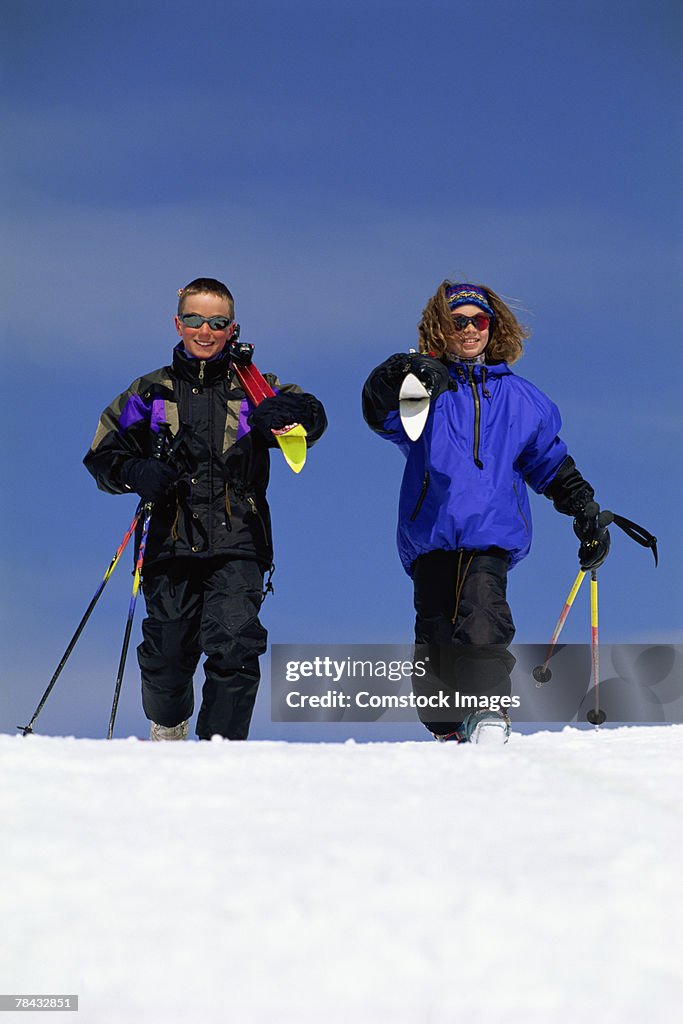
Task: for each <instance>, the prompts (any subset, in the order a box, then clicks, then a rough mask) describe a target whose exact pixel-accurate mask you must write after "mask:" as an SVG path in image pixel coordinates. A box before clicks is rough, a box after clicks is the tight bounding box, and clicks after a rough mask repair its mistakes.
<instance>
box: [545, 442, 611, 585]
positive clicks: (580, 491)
mask: <svg viewBox="0 0 683 1024" xmlns="http://www.w3.org/2000/svg"><path fill="white" fill-rule="evenodd" d="M545 495H546V497H547V498H550V499H551V501H552V503H553V505H554V506H555V508H556V509H557V511H558V512H562V513H564V515H567V516H573V517H574V533H575V534H576V536H577V537H578V538H579V540H580V541H581V544H580V546H579V562H580V564H581V568H582V569H584V570H586V571H588V570H589V569H597V568H598V567H599V566H601V565H602V563H603V562H604V561H605V559H606V558H607V555H608V553H609V546H610V536H609V533H608V531H607V527H608V526H609V524H610V523H611V522H612V519H613V516H612V513H611V512H607V511H605V512H601V511H600V506H599V505H598V503H597V501H595V491H594V490H593V488H592V487H591V485H590V484H589V483H588V482H587V481H586V480H584V478H583V477H582V476H581V474H580V473H579V471H578V469H577V468H576V463H575V462H574V460H573V459H572V457H571V456H570V455H568V456H567V458H566V459H565V460H564V462H563V463H562V465H561V466H560V468H559V469H558V471H557V473H556V474H555V476H554V478H553V479H552V480H551V482H550V484H549V485H548V487H547V488H546V490H545Z"/></svg>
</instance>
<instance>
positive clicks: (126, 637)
mask: <svg viewBox="0 0 683 1024" xmlns="http://www.w3.org/2000/svg"><path fill="white" fill-rule="evenodd" d="M144 511H145V520H144V522H143V524H142V537H141V538H140V547H139V548H138V557H137V561H136V563H135V573H134V574H133V593H132V595H131V599H130V605H129V606H128V618H127V619H126V629H125V632H124V634H123V647H122V648H121V658H120V660H119V670H118V673H117V675H116V685H115V687H114V703H113V704H112V708H111V716H110V718H109V729H108V731H107V739H108V740H110V739H111V738H112V736H113V734H114V721H115V719H116V711H117V709H118V706H119V696H120V694H121V684H122V683H123V673H124V671H125V668H126V657H127V655H128V645H129V643H130V634H131V630H132V628H133V617H134V615H135V605H136V603H137V599H138V591H139V589H140V580H141V578H142V564H143V562H144V560H145V548H146V546H147V535H148V533H149V523H150V519H151V518H152V502H151V501H148V502H147V504H146V505H145V507H144Z"/></svg>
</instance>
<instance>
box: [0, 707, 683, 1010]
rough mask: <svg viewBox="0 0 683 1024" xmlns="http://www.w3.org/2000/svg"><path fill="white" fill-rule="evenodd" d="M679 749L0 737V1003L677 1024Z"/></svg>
mask: <svg viewBox="0 0 683 1024" xmlns="http://www.w3.org/2000/svg"><path fill="white" fill-rule="evenodd" d="M682 740H683V726H669V727H666V726H662V727H642V728H618V729H607V730H604V731H601V732H599V733H596V732H594V731H585V730H578V729H570V728H567V729H565V730H564V731H562V732H554V733H550V732H540V733H536V734H533V735H514V734H513V737H512V739H511V741H510V743H509V744H508V746H507V748H505V749H503V750H491V749H478V748H474V747H473V748H466V747H456V746H454V745H453V744H442V745H440V744H435V743H434V744H433V743H429V742H423V743H421V742H405V743H369V744H357V743H353V742H349V743H338V744H337V743H328V744H305V743H284V742H283V743H280V742H250V743H245V744H237V743H228V742H222V741H215V742H212V743H205V744H200V743H186V744H159V745H157V744H151V743H143V742H140V741H138V740H135V739H130V740H125V739H124V740H114V741H112V742H109V743H107V742H104V741H99V740H76V739H68V738H54V737H42V736H32V737H28V738H26V739H24V738H22V737H20V736H16V737H15V736H0V766H1V775H0V779H1V782H0V785H1V788H2V792H1V795H0V812H1V814H2V821H3V823H4V829H3V832H4V837H3V843H2V853H1V856H0V886H1V890H0V891H1V894H2V899H1V904H2V910H3V915H2V918H3V923H4V928H3V930H2V931H3V939H2V943H3V947H4V948H3V951H2V961H1V963H2V966H1V967H0V991H2V992H4V993H36V994H41V993H43V994H59V993H65V994H66V993H69V994H73V993H75V994H78V996H79V999H80V1009H79V1013H78V1015H77V1016H76V1017H74V1019H75V1020H80V1021H82V1022H84V1024H85V1022H87V1024H90V1022H97V1024H100V1022H103V1024H104V1022H117V1024H120V1022H126V1024H137V1022H152V1024H156V1022H159V1024H168V1022H176V1021H178V1022H181V1021H182V1022H201V1024H204V1022H219V1021H220V1022H230V1021H236V1022H240V1024H242V1022H244V1024H252V1022H254V1024H256V1022H258V1024H260V1022H265V1021H269V1022H273V1021H277V1022H285V1024H289V1022H291V1024H309V1022H316V1024H318V1022H322V1021H331V1022H335V1024H336V1022H342V1021H344V1022H350V1021H354V1022H356V1021H360V1022H366V1021H367V1022H372V1024H376V1022H377V1024H382V1022H387V1024H388V1022H398V1024H402V1022H410V1024H413V1022H419V1024H422V1022H424V1024H437V1022H438V1024H440V1022H453V1021H458V1020H462V1021H466V1022H468V1024H469V1022H480V1021H481V1022H484V1024H489V1022H492V1024H497V1022H499V1021H500V1022H502V1021H514V1022H524V1024H527V1022H530V1024H535V1022H544V1024H545V1022H551V1024H554V1022H565V1021H566V1022H572V1024H576V1022H577V1021H581V1020H585V1019H588V1018H590V1019H591V1020H596V1021H598V1022H600V1024H610V1022H614V1024H617V1022H618V1024H624V1022H630V1021H633V1022H636V1021H637V1022H642V1021H645V1020H647V1021H654V1022H663V1021H673V1020H678V1019H680V1018H679V1016H678V1014H679V1012H680V1002H681V995H682V994H683V993H682V990H681V984H680V978H681V952H682V950H681V944H680V931H679V930H677V929H678V928H679V927H680V926H679V922H680V920H681V910H682V908H681V899H680V892H681V887H680V875H681V864H680V850H681V847H682V845H683V844H682V843H681V839H682V836H681V824H680V822H681V815H680V807H679V804H680V794H681V792H682V791H683V777H682V776H683V772H682V770H681V767H682V762H681V755H680V750H681V741H682ZM7 1016H8V1019H15V1018H16V1014H8V1015H7ZM41 1016H44V1015H41ZM22 1019H23V1018H22ZM48 1019H50V1020H54V1019H55V1018H54V1017H52V1016H51V1017H50V1018H48ZM60 1019H63V1018H60ZM67 1019H71V1018H67Z"/></svg>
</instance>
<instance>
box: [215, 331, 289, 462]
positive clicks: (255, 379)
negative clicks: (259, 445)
mask: <svg viewBox="0 0 683 1024" xmlns="http://www.w3.org/2000/svg"><path fill="white" fill-rule="evenodd" d="M230 348H231V353H230V354H231V356H232V365H233V367H234V369H235V374H236V376H237V379H238V381H239V382H240V384H241V385H242V387H243V389H244V393H245V395H246V396H247V398H248V399H249V401H250V402H251V403H252V404H253V405H259V404H260V403H261V402H262V401H263V399H264V398H271V397H272V396H273V395H274V394H275V392H274V391H273V389H272V388H271V386H270V384H269V383H268V381H267V380H266V378H265V377H264V376H263V374H262V373H261V371H260V370H257V368H256V367H255V366H254V364H253V363H252V361H251V356H252V353H253V351H254V346H253V345H251V344H249V343H248V342H245V341H235V340H233V341H232V343H231V346H230ZM273 434H274V435H275V440H276V441H277V443H278V444H279V446H280V449H281V451H282V454H283V455H284V457H285V461H286V462H287V465H288V466H289V467H290V468H291V469H292V470H293V471H294V472H295V473H300V472H301V470H302V469H303V468H304V464H305V462H306V430H305V429H304V427H302V426H301V424H300V423H292V424H290V425H289V426H286V427H283V428H282V429H281V430H274V431H273Z"/></svg>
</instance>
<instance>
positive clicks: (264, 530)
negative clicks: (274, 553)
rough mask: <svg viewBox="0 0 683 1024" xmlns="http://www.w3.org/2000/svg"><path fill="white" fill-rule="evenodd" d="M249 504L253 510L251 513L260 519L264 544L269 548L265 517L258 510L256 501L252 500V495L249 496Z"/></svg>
mask: <svg viewBox="0 0 683 1024" xmlns="http://www.w3.org/2000/svg"><path fill="white" fill-rule="evenodd" d="M247 504H248V505H249V508H250V509H251V511H252V512H253V513H254V515H255V516H256V518H257V519H258V521H259V523H260V524H261V529H262V530H263V542H264V544H265V545H266V547H267V546H268V533H267V531H266V524H265V523H264V522H263V516H262V515H261V513H260V512H259V510H258V509H257V507H256V502H255V501H254V499H253V498H252V496H251V495H250V494H248V495H247Z"/></svg>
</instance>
